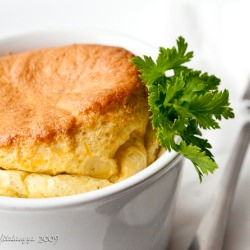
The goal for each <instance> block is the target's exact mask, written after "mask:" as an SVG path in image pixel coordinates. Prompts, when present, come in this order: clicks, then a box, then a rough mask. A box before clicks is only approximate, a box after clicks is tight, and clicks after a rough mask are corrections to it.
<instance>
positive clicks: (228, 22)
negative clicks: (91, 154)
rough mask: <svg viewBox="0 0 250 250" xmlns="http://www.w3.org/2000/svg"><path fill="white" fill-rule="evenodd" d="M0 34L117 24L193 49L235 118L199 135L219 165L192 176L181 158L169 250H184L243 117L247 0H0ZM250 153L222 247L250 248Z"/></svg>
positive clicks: (249, 38) (154, 40) (249, 68)
mask: <svg viewBox="0 0 250 250" xmlns="http://www.w3.org/2000/svg"><path fill="white" fill-rule="evenodd" d="M0 4H1V7H0V39H1V37H5V36H7V35H10V34H14V33H21V32H25V31H30V30H37V29H46V28H55V27H60V28H63V27H66V28H70V27H74V28H76V27H79V28H83V27H93V28H103V29H106V30H110V31H118V32H120V33H123V34H127V35H129V36H132V37H135V38H139V39H141V40H143V41H145V42H147V43H149V44H152V45H154V46H157V47H158V46H173V45H174V44H175V40H176V38H177V37H178V36H179V35H182V36H184V37H185V38H186V40H187V41H188V43H189V48H190V49H191V50H194V52H195V59H194V62H193V64H194V66H195V67H198V68H199V69H201V70H204V71H208V72H209V73H210V74H215V75H217V76H218V77H220V78H221V80H222V87H223V88H224V87H225V88H227V89H229V91H230V97H231V99H232V102H233V107H234V108H235V113H236V118H235V119H234V120H230V121H223V122H222V123H221V126H222V129H221V130H218V131H209V132H208V133H207V134H206V135H207V138H209V140H210V141H211V143H212V145H213V153H214V155H215V158H216V160H217V162H218V163H219V165H220V169H219V170H218V171H217V172H216V173H215V174H214V175H210V176H208V177H205V178H204V181H203V183H202V184H200V183H199V181H198V178H197V175H196V173H195V171H194V168H193V166H191V164H190V163H189V162H186V164H185V167H184V171H183V174H182V179H181V183H180V190H179V195H178V200H177V205H176V211H175V219H174V228H173V234H172V237H171V242H170V246H169V249H171V250H182V249H186V248H187V246H188V243H189V242H190V240H191V238H192V235H193V233H194V231H195V229H196V227H197V225H198V223H199V221H200V219H201V217H202V215H203V214H204V212H205V211H206V209H207V207H208V206H209V203H210V201H211V199H212V198H213V194H214V192H216V189H217V185H218V184H219V180H220V178H221V177H222V174H223V171H224V170H225V168H226V162H227V159H228V157H229V155H230V152H231V150H233V143H234V142H235V140H236V136H237V134H238V132H239V129H240V126H241V125H242V122H243V121H244V120H245V119H247V118H246V113H244V112H242V110H243V108H242V107H241V105H240V102H239V100H240V97H241V96H242V93H243V91H244V88H245V86H246V83H247V80H248V78H249V77H250V62H249V61H250V46H249V45H250V35H249V34H250V29H249V25H250V15H249V13H250V4H248V1H247V0H242V1H237V0H224V1H223V0H210V1H208V0H200V1H195V0H179V1H177V0H175V1H174V0H172V1H170V0H121V1H119V0H116V1H115V0H105V1H104V0H82V1H81V0H61V1H55V0H43V1H38V0H37V1H36V0H33V1H32V0H22V1H20V0H1V1H0ZM249 165H250V154H249V151H248V155H247V157H246V159H245V162H244V166H243V170H242V172H241V175H240V179H239V184H238V187H237V192H236V198H235V201H234V205H233V208H232V212H231V216H230V220H229V224H228V228H227V232H226V236H225V246H224V249H225V250H249V249H250V195H249V190H250V181H249V180H250V169H249V167H250V166H249Z"/></svg>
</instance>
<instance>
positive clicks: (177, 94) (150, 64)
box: [131, 37, 234, 181]
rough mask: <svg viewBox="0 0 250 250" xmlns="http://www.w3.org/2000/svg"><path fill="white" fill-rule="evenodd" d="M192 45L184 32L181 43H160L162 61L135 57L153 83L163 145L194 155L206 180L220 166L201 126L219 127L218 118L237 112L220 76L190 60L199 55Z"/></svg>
mask: <svg viewBox="0 0 250 250" xmlns="http://www.w3.org/2000/svg"><path fill="white" fill-rule="evenodd" d="M187 46H188V44H187V43H186V42H185V39H184V38H183V37H179V38H178V39H177V46H176V47H173V48H167V49H165V48H163V47H160V49H159V55H158V58H157V59H156V61H154V60H153V59H152V58H151V57H148V56H143V57H142V58H141V57H139V56H137V57H135V58H133V59H132V60H131V61H132V63H133V64H134V65H135V67H136V68H138V70H139V72H140V78H141V79H142V81H143V82H144V83H145V84H146V87H147V89H148V93H149V96H148V102H149V107H150V111H151V113H152V115H151V120H152V125H153V127H154V128H155V129H156V133H157V138H158V140H159V142H160V144H161V146H162V147H164V148H166V149H167V150H169V151H171V150H175V151H176V152H179V153H181V154H182V155H183V156H184V157H186V158H187V159H189V160H191V161H192V163H193V165H194V167H195V169H196V171H197V173H198V175H199V179H200V181H201V180H202V177H203V175H204V174H206V175H207V174H208V173H213V172H214V171H215V169H216V168H217V167H218V166H217V163H216V162H215V160H214V157H213V154H212V153H211V151H210V149H211V148H212V147H211V145H210V143H209V142H208V141H207V140H206V139H203V138H202V132H201V129H204V130H206V129H218V128H220V126H219V123H218V121H220V120H222V118H224V119H230V118H233V117H234V113H233V110H232V108H231V107H230V103H229V93H228V90H224V91H219V89H218V88H219V86H220V79H219V78H217V77H216V76H214V75H208V74H207V73H202V72H201V71H198V70H193V69H191V68H188V67H187V66H185V65H184V64H185V63H187V62H189V61H190V60H191V59H192V57H193V52H192V51H191V52H187ZM169 72H172V73H173V74H168V73H169ZM176 138H179V139H178V140H177V139H176Z"/></svg>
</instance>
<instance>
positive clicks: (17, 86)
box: [0, 45, 145, 147]
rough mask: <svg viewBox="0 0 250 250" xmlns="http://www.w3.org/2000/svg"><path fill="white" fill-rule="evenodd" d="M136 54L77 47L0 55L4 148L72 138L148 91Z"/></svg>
mask: <svg viewBox="0 0 250 250" xmlns="http://www.w3.org/2000/svg"><path fill="white" fill-rule="evenodd" d="M132 57H133V54H131V53H130V52H128V51H127V50H124V49H122V48H117V47H108V46H102V45H71V46H65V47H60V48H51V49H43V50H37V51H31V52H25V53H22V54H18V55H8V56H5V57H2V58H0V85H1V91H0V104H1V105H0V119H1V125H0V147H6V146H10V145H11V144H13V143H19V142H23V141H26V142H27V141H43V142H46V141H49V140H51V139H53V138H54V137H55V136H57V135H58V134H59V135H61V134H65V135H68V136H69V135H70V134H71V133H72V131H74V130H75V129H76V127H77V126H78V127H79V124H81V126H82V123H84V125H85V126H87V125H88V126H91V124H92V122H94V121H95V120H96V119H97V117H98V115H100V114H103V113H106V112H107V109H112V107H113V106H114V107H117V106H122V105H126V104H127V102H128V101H129V100H130V99H131V96H132V95H137V94H139V92H140V93H141V94H140V95H144V94H145V92H144V91H143V90H142V85H141V83H140V80H139V78H138V75H137V72H136V69H135V68H134V67H133V66H132V64H131V63H130V62H129V59H131V58H132Z"/></svg>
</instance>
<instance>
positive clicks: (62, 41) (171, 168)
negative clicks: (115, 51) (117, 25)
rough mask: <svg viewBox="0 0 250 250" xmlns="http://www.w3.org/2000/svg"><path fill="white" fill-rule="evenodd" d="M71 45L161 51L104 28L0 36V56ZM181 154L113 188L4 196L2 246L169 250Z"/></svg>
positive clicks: (165, 156) (159, 161)
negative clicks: (28, 196) (49, 195)
mask: <svg viewBox="0 0 250 250" xmlns="http://www.w3.org/2000/svg"><path fill="white" fill-rule="evenodd" d="M72 43H98V44H107V45H116V46H121V47H124V48H126V49H128V50H130V51H132V52H133V53H135V54H136V55H143V54H146V55H151V56H153V57H154V56H156V54H157V50H156V49H155V48H152V47H151V46H149V45H147V44H145V43H142V42H140V41H137V40H135V39H132V38H128V37H125V36H121V35H118V34H113V33H109V32H104V31H100V30H95V31H93V30H86V29H85V30H77V31H75V30H74V31H73V30H67V31H65V30H43V31H36V32H29V33H25V34H17V35H13V36H10V37H5V38H0V54H2V55H3V54H6V53H7V52H9V51H11V52H13V53H17V52H21V51H25V50H30V49H36V48H45V47H52V46H59V45H67V44H72ZM181 167H182V157H181V156H180V155H178V154H176V153H174V152H171V153H169V152H166V153H164V154H163V155H162V156H161V157H160V158H159V159H157V160H156V161H155V162H154V163H153V164H151V165H150V166H148V167H147V168H146V169H144V170H142V171H141V172H139V173H138V174H136V175H134V176H132V177H130V178H128V179H126V180H124V181H122V182H120V183H117V184H114V185H112V186H109V187H106V188H103V189H100V190H97V191H93V192H89V193H85V194H78V195H73V196H68V197H59V198H48V199H23V198H9V197H0V249H5V250H8V249H11V250H15V249H16V250H21V249H30V250H34V249H46V250H50V249H51V250H52V249H53V250H69V249H73V250H83V249H84V250H102V249H103V250H104V249H105V250H140V249H141V250H147V249H154V250H155V249H157V250H160V249H166V247H167V244H168V240H169V235H170V230H171V222H172V217H173V208H174V205H175V197H176V192H177V187H178V180H179V177H180V172H181Z"/></svg>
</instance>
